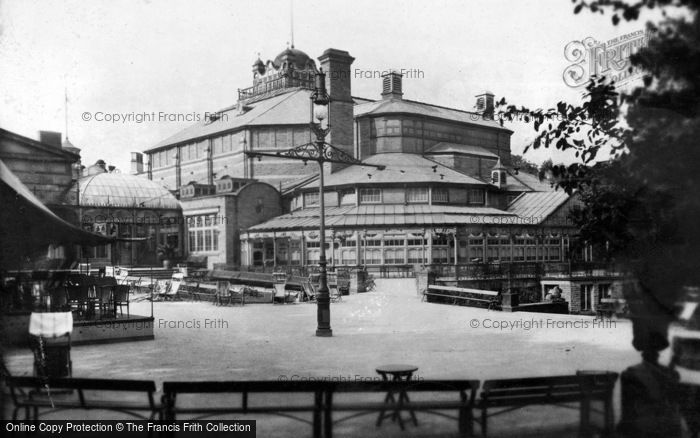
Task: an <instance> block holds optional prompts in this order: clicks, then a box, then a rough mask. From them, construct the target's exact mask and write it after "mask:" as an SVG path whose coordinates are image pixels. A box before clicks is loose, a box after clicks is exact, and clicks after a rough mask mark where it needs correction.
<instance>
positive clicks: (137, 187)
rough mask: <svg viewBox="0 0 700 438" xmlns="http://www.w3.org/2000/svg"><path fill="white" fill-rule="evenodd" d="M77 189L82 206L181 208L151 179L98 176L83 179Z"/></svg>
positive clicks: (173, 198) (177, 202)
mask: <svg viewBox="0 0 700 438" xmlns="http://www.w3.org/2000/svg"><path fill="white" fill-rule="evenodd" d="M76 184H77V185H78V187H76V186H75V185H74V186H73V189H72V191H73V193H76V192H77V193H78V194H79V195H78V196H79V200H80V205H81V206H92V207H106V206H110V207H145V208H180V202H179V201H178V200H177V199H176V198H175V196H173V195H172V193H170V191H168V189H166V188H165V187H163V186H161V185H160V184H158V183H157V182H155V181H151V180H149V179H146V178H143V177H140V176H135V175H128V174H125V173H98V174H96V175H90V176H86V177H83V178H80V180H78V182H77V183H76Z"/></svg>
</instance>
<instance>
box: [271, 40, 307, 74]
mask: <svg viewBox="0 0 700 438" xmlns="http://www.w3.org/2000/svg"><path fill="white" fill-rule="evenodd" d="M309 61H311V62H312V63H313V61H312V60H311V58H310V57H309V55H307V54H306V53H304V52H302V51H301V50H299V49H295V48H294V47H293V46H292V47H291V48H287V49H286V50H285V51H284V52H282V53H280V54H279V55H277V57H276V58H275V60H274V61H273V62H274V64H275V65H276V66H277V67H280V66H282V64H284V63H285V62H287V63H288V64H290V65H294V67H295V68H296V69H298V70H303V69H305V68H306V64H307V63H308V62H309Z"/></svg>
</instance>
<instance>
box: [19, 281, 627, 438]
mask: <svg viewBox="0 0 700 438" xmlns="http://www.w3.org/2000/svg"><path fill="white" fill-rule="evenodd" d="M154 309H155V310H154V312H155V314H154V316H155V336H156V339H155V340H154V341H142V342H133V343H120V344H108V345H91V346H90V345H88V346H76V347H73V348H72V359H73V375H74V376H76V377H109V376H113V377H115V378H117V377H118V378H126V379H128V378H132V379H153V380H155V381H156V383H157V384H158V385H160V384H161V383H162V382H163V381H165V380H224V379H236V380H245V379H269V380H284V379H288V380H292V379H297V380H300V379H341V378H349V379H356V378H375V377H376V376H377V374H376V372H375V367H376V366H378V365H381V364H386V363H409V364H414V365H416V366H418V367H419V370H418V372H417V373H416V376H417V377H422V378H425V379H450V378H455V379H479V380H482V381H483V380H486V379H491V378H508V377H526V376H544V375H557V374H570V373H574V372H575V371H576V370H579V369H595V370H612V371H618V372H620V371H622V370H623V369H625V368H626V367H627V366H629V365H632V364H634V363H637V362H638V361H639V355H638V353H637V352H635V351H634V349H633V348H632V346H631V324H630V323H629V321H625V320H622V321H615V320H613V321H612V323H608V324H600V323H598V324H594V319H593V318H592V317H587V316H577V315H547V314H533V313H503V312H493V311H487V310H483V309H475V308H469V307H457V306H447V305H440V304H431V303H425V302H421V300H420V297H419V296H418V295H417V294H416V290H415V285H414V280H413V279H396V280H377V291H375V292H369V293H364V294H358V295H351V296H346V297H343V301H342V302H340V303H334V304H332V305H331V324H332V327H333V334H334V336H333V337H332V338H317V337H315V336H314V332H315V328H316V306H315V305H314V304H308V303H302V304H290V305H275V306H272V305H266V304H252V305H247V306H245V307H237V306H232V307H216V306H214V305H213V304H212V303H202V302H185V301H182V302H156V303H154ZM131 312H132V313H134V314H142V315H146V314H149V313H150V303H148V302H141V303H133V305H132V306H131ZM31 365H32V357H31V354H30V353H29V351H27V350H15V351H10V352H9V354H8V366H9V368H10V370H11V372H12V373H13V374H16V375H21V374H31V369H32V366H31ZM615 398H616V407H615V413H616V414H617V415H619V386H618V389H617V390H616V397H615ZM80 415H83V414H80ZM57 418H63V417H57ZM78 418H83V417H78ZM97 418H106V417H99V416H98V417H97ZM236 418H245V417H241V416H236ZM257 419H258V430H259V431H260V432H259V433H258V436H261V437H263V436H280V437H285V436H290V437H291V436H294V437H298V436H306V435H308V432H310V429H309V427H308V426H307V425H305V424H302V423H295V422H291V421H289V420H285V419H283V418H275V417H269V416H266V417H258V418H257ZM418 419H419V422H420V425H419V427H417V428H416V427H413V426H409V427H407V429H406V431H405V432H404V433H401V431H400V430H399V428H398V426H397V425H396V424H392V423H385V424H383V425H382V426H381V428H378V429H377V428H375V427H374V417H373V416H372V417H369V416H365V417H359V418H357V419H354V420H352V421H348V422H347V423H341V424H339V425H338V426H337V427H336V428H335V429H334V430H335V431H336V436H339V437H340V436H348V437H351V436H359V435H362V436H368V437H369V436H382V437H384V436H421V437H429V436H446V435H445V434H446V433H447V434H450V433H454V432H456V429H457V426H456V422H451V421H448V420H445V419H441V418H439V417H435V416H431V415H428V414H419V418H418ZM577 419H578V412H577V411H574V410H566V409H559V408H553V407H537V406H535V407H529V408H527V409H524V410H521V411H518V412H514V413H510V414H504V415H503V416H500V417H496V419H495V420H494V421H493V422H492V423H490V435H492V436H499V435H500V436H528V435H530V434H532V436H547V435H543V434H545V433H546V434H550V436H569V435H575V434H576V424H577ZM492 425H493V427H492ZM476 430H477V432H478V427H477V428H476ZM516 431H517V433H514V432H516ZM447 436H449V435H447Z"/></svg>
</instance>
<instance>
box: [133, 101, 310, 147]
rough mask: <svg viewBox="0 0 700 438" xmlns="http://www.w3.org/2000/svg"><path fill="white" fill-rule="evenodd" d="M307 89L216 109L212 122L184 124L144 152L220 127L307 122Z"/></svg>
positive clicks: (211, 131) (194, 138)
mask: <svg viewBox="0 0 700 438" xmlns="http://www.w3.org/2000/svg"><path fill="white" fill-rule="evenodd" d="M310 95H311V91H309V90H306V89H301V88H294V89H290V90H289V91H287V92H285V93H281V94H278V95H276V96H272V97H270V98H268V99H263V100H258V101H256V102H252V103H249V104H246V108H248V109H247V111H245V112H240V111H239V110H238V107H237V106H234V107H230V108H227V109H224V110H222V111H220V113H221V118H220V119H219V120H216V121H214V122H208V121H206V120H203V121H201V122H198V123H196V124H194V125H191V126H188V127H187V128H185V129H183V130H182V131H180V132H178V133H176V134H175V135H173V136H170V137H168V138H166V139H165V140H163V141H161V142H160V143H158V144H156V145H155V146H153V147H152V148H150V149H146V151H145V152H153V151H155V150H157V149H160V148H163V147H166V146H171V145H174V144H179V143H184V142H188V141H193V140H196V139H200V138H204V137H207V136H210V135H213V134H217V133H220V132H224V131H235V130H237V129H240V128H243V127H244V126H259V125H308V124H309V105H310V104H309V99H310Z"/></svg>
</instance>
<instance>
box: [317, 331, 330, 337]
mask: <svg viewBox="0 0 700 438" xmlns="http://www.w3.org/2000/svg"><path fill="white" fill-rule="evenodd" d="M316 336H318V337H319V338H330V337H332V336H333V330H331V329H316Z"/></svg>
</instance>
